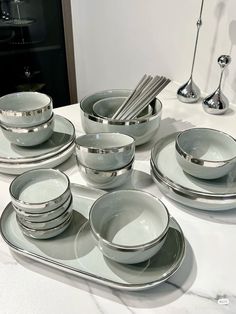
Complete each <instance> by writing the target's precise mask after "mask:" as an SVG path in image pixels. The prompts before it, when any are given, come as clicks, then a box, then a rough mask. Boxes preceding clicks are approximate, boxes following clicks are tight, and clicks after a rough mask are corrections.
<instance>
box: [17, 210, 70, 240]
mask: <svg viewBox="0 0 236 314" xmlns="http://www.w3.org/2000/svg"><path fill="white" fill-rule="evenodd" d="M72 219H73V211H72V213H71V214H70V216H69V217H68V218H67V220H65V221H64V222H63V223H62V224H60V225H58V226H56V227H54V228H51V229H45V230H36V229H32V228H27V227H25V226H24V225H22V223H21V222H20V221H19V219H18V217H17V216H16V220H17V223H18V225H19V227H20V229H21V231H22V232H23V233H24V235H26V236H27V237H30V238H33V239H38V240H46V239H50V238H53V237H56V236H58V235H59V234H61V233H62V232H64V231H65V230H66V229H67V228H68V227H69V225H70V223H71V221H72Z"/></svg>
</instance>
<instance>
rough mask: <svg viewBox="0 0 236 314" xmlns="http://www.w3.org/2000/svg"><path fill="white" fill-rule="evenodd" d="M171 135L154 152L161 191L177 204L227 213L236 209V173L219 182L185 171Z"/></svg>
mask: <svg viewBox="0 0 236 314" xmlns="http://www.w3.org/2000/svg"><path fill="white" fill-rule="evenodd" d="M177 134H178V133H174V134H171V135H169V136H167V137H165V138H163V139H161V140H160V141H159V142H157V143H156V145H155V146H154V147H153V149H152V153H151V167H152V176H153V178H154V180H155V182H156V183H157V184H158V187H159V188H160V189H161V191H162V192H163V193H164V194H166V195H167V196H168V197H170V198H172V199H174V200H175V201H177V202H179V203H181V204H183V205H186V206H189V207H194V208H197V209H202V210H227V209H232V208H235V207H236V169H235V168H234V169H233V170H232V171H231V172H230V173H229V174H228V175H227V176H224V177H222V178H220V179H216V180H200V179H197V178H195V177H193V176H191V175H189V174H187V173H185V172H184V171H183V169H182V168H181V166H180V165H179V164H178V162H177V160H176V157H175V140H176V136H177Z"/></svg>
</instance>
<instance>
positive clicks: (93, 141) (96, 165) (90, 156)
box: [76, 133, 135, 171]
mask: <svg viewBox="0 0 236 314" xmlns="http://www.w3.org/2000/svg"><path fill="white" fill-rule="evenodd" d="M134 154H135V143H134V139H133V138H132V137H130V136H128V135H125V134H120V133H95V134H86V135H82V136H80V137H78V138H77V139H76V155H77V158H78V160H79V162H80V163H82V164H83V165H84V166H86V167H88V168H92V169H96V170H102V171H107V170H115V169H120V168H123V167H125V166H126V165H128V164H129V163H130V162H131V161H132V160H133V158H134Z"/></svg>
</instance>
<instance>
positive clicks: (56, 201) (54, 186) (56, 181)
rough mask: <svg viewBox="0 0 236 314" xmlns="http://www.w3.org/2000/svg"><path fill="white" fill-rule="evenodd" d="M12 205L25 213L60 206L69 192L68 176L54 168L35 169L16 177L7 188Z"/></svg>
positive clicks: (43, 210)
mask: <svg viewBox="0 0 236 314" xmlns="http://www.w3.org/2000/svg"><path fill="white" fill-rule="evenodd" d="M9 191H10V195H11V200H12V203H13V205H14V206H16V207H17V208H18V209H20V210H22V211H24V212H27V213H44V212H48V211H51V210H54V209H55V208H57V207H60V206H61V205H62V204H63V203H64V202H65V201H66V200H67V199H68V197H69V195H70V194H71V192H70V181H69V178H68V177H67V176H66V175H65V174H64V173H63V172H61V171H59V170H55V169H36V170H31V171H27V172H24V173H23V174H21V175H19V176H18V177H16V178H15V179H14V180H13V181H12V183H11V185H10V188H9Z"/></svg>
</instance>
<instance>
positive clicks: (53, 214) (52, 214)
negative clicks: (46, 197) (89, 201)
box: [13, 194, 73, 223]
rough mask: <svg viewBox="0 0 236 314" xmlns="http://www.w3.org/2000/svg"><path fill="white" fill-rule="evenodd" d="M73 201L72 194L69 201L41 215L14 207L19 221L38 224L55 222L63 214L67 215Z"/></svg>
mask: <svg viewBox="0 0 236 314" xmlns="http://www.w3.org/2000/svg"><path fill="white" fill-rule="evenodd" d="M72 201H73V199H72V195H71V194H70V195H69V197H68V199H67V200H66V201H65V202H64V203H63V204H62V205H61V206H59V207H57V208H55V209H53V210H50V211H49V212H46V213H39V214H37V213H28V212H25V211H23V210H21V209H19V208H18V207H16V206H15V205H13V207H14V209H15V212H16V214H17V216H18V218H19V220H21V219H23V220H24V221H28V222H37V223H38V222H46V221H49V220H53V219H56V218H57V217H59V216H61V215H62V214H63V213H65V212H66V211H67V210H68V208H69V205H70V204H71V202H72Z"/></svg>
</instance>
